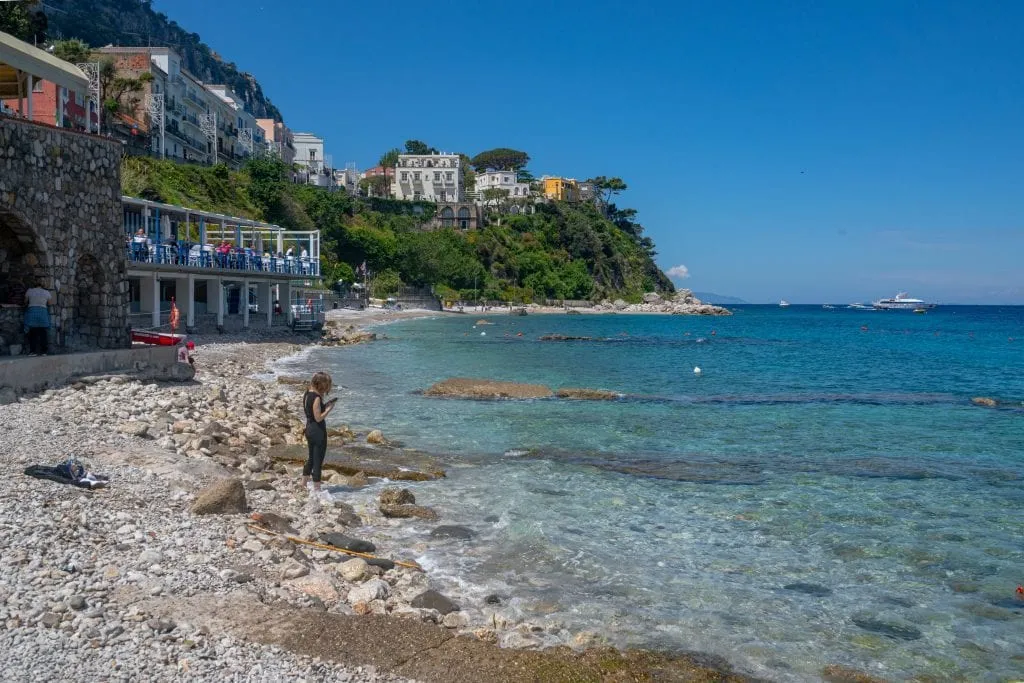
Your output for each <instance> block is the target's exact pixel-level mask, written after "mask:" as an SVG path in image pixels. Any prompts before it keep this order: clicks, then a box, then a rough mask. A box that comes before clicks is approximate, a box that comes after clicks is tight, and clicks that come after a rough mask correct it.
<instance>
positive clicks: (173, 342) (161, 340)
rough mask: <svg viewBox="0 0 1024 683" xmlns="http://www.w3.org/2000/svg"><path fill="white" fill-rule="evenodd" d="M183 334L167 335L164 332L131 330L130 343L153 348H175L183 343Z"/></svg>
mask: <svg viewBox="0 0 1024 683" xmlns="http://www.w3.org/2000/svg"><path fill="white" fill-rule="evenodd" d="M184 339H185V335H183V334H167V333H165V332H141V331H136V330H132V341H133V342H136V343H139V344H152V345H154V346H177V345H178V344H180V343H181V342H182V341H184Z"/></svg>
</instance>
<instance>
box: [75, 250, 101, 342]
mask: <svg viewBox="0 0 1024 683" xmlns="http://www.w3.org/2000/svg"><path fill="white" fill-rule="evenodd" d="M104 280H105V278H104V276H103V269H102V268H100V264H99V263H98V262H97V261H96V259H95V258H94V257H93V256H91V255H89V254H85V255H84V256H82V257H81V258H79V259H78V263H77V264H76V265H75V283H74V284H75V304H74V311H73V313H72V318H71V321H70V325H69V326H68V328H69V329H68V335H67V345H68V346H69V347H70V348H71V349H73V350H84V349H96V348H105V347H106V346H108V344H106V343H105V341H106V339H105V337H104V336H103V312H102V310H103V309H102V306H101V303H102V291H103V284H104Z"/></svg>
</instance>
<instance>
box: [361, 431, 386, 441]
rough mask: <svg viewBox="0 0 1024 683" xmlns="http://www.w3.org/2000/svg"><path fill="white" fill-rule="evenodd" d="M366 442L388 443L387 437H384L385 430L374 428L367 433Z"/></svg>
mask: <svg viewBox="0 0 1024 683" xmlns="http://www.w3.org/2000/svg"><path fill="white" fill-rule="evenodd" d="M366 443H372V444H384V443H387V439H385V438H384V432H382V431H380V430H379V429H374V430H373V431H372V432H370V433H369V434H367V435H366Z"/></svg>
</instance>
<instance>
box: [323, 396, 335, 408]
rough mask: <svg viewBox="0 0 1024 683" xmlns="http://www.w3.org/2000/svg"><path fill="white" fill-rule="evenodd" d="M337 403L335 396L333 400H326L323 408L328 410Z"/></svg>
mask: <svg viewBox="0 0 1024 683" xmlns="http://www.w3.org/2000/svg"><path fill="white" fill-rule="evenodd" d="M337 401H338V397H337V396H335V397H334V398H330V399H327V402H326V403H324V407H325V408H330V407H331V406H333V405H334V404H335V403H336V402H337Z"/></svg>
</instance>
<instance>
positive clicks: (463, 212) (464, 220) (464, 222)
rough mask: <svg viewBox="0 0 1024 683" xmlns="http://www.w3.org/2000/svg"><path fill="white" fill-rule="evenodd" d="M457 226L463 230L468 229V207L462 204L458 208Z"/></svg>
mask: <svg viewBox="0 0 1024 683" xmlns="http://www.w3.org/2000/svg"><path fill="white" fill-rule="evenodd" d="M459 228H461V229H463V230H468V229H469V209H467V208H466V207H464V206H463V207H462V208H461V209H459Z"/></svg>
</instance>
